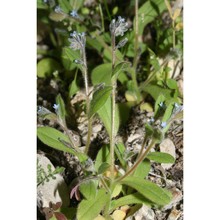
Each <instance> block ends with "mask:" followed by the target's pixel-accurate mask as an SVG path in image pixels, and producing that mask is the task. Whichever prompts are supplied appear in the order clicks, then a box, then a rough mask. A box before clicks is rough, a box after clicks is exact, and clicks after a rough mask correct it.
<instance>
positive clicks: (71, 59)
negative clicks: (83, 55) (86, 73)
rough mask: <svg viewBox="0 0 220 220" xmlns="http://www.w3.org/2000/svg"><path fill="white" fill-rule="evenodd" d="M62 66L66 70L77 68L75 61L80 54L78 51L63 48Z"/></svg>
mask: <svg viewBox="0 0 220 220" xmlns="http://www.w3.org/2000/svg"><path fill="white" fill-rule="evenodd" d="M61 57H62V64H63V66H64V67H65V69H66V70H73V69H74V68H76V67H79V65H78V64H76V63H75V60H77V59H79V58H80V53H79V51H78V50H72V49H70V48H69V47H64V48H63V49H62V54H61Z"/></svg>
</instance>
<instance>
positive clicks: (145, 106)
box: [140, 102, 154, 112]
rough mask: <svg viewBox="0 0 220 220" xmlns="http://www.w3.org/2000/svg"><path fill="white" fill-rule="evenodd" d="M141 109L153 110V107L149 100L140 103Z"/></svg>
mask: <svg viewBox="0 0 220 220" xmlns="http://www.w3.org/2000/svg"><path fill="white" fill-rule="evenodd" d="M140 110H142V111H143V110H145V111H147V112H153V111H154V110H153V107H152V105H151V104H150V103H149V102H144V103H142V104H141V105H140Z"/></svg>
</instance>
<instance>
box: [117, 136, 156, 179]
mask: <svg viewBox="0 0 220 220" xmlns="http://www.w3.org/2000/svg"><path fill="white" fill-rule="evenodd" d="M155 143H156V140H154V139H153V140H152V141H151V143H150V145H149V146H148V148H147V149H146V151H145V152H144V153H143V154H142V155H141V156H139V158H138V160H137V161H136V162H135V164H134V165H133V166H132V167H131V168H130V169H129V170H128V171H127V172H126V173H125V174H124V175H123V176H121V177H119V178H118V179H117V180H116V181H117V182H119V181H121V180H123V179H124V178H125V177H127V176H129V175H130V174H131V173H133V172H134V171H135V169H136V168H137V166H138V165H139V164H140V163H141V162H142V161H143V160H144V158H145V157H146V155H147V154H148V153H149V151H150V150H151V148H152V147H154V145H155Z"/></svg>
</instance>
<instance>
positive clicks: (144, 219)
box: [126, 205, 155, 220]
mask: <svg viewBox="0 0 220 220" xmlns="http://www.w3.org/2000/svg"><path fill="white" fill-rule="evenodd" d="M154 217H155V214H154V211H153V210H152V209H151V208H149V207H148V206H146V205H143V206H142V207H141V208H140V209H139V210H138V211H137V212H135V213H134V215H132V216H129V217H128V218H126V220H154Z"/></svg>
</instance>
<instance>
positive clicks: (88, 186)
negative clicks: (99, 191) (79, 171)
mask: <svg viewBox="0 0 220 220" xmlns="http://www.w3.org/2000/svg"><path fill="white" fill-rule="evenodd" d="M79 190H80V192H81V193H82V194H83V196H84V197H85V198H86V199H88V200H89V199H94V198H95V197H96V184H95V182H94V180H89V181H87V182H84V183H82V184H80V187H79Z"/></svg>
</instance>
